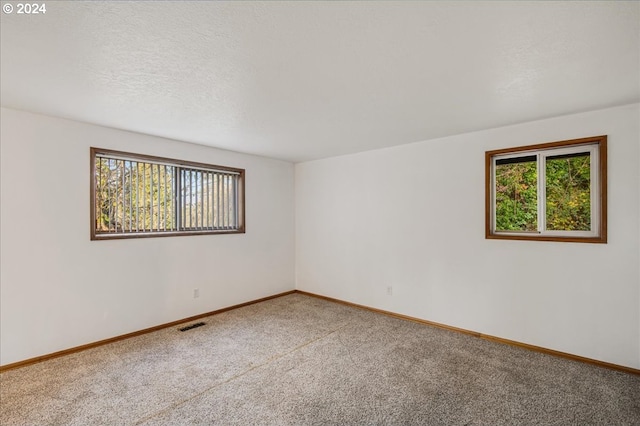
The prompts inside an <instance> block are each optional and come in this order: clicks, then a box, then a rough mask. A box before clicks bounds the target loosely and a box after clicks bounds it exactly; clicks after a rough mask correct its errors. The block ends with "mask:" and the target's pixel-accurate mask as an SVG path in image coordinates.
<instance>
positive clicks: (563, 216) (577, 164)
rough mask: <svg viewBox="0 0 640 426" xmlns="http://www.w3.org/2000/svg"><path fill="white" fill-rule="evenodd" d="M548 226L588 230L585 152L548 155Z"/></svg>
mask: <svg viewBox="0 0 640 426" xmlns="http://www.w3.org/2000/svg"><path fill="white" fill-rule="evenodd" d="M545 170H546V176H547V177H546V183H545V185H546V189H547V229H548V230H552V231H590V230H591V191H590V187H591V158H590V155H589V153H588V152H581V153H578V154H570V155H559V156H553V157H547V165H546V169H545Z"/></svg>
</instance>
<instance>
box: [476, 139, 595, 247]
mask: <svg viewBox="0 0 640 426" xmlns="http://www.w3.org/2000/svg"><path fill="white" fill-rule="evenodd" d="M606 146H607V137H606V136H597V137H591V138H584V139H575V140H569V141H561V142H552V143H546V144H539V145H531V146H524V147H518V148H509V149H501V150H495V151H488V152H486V153H485V161H486V203H487V208H486V216H487V217H486V237H487V238H501V239H524V240H546V241H573V242H596V243H606V241H607V228H606V206H607V199H606V179H607V173H606V170H607V169H606V152H607V151H606Z"/></svg>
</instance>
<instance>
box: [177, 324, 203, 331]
mask: <svg viewBox="0 0 640 426" xmlns="http://www.w3.org/2000/svg"><path fill="white" fill-rule="evenodd" d="M205 324H206V323H204V322H197V323H195V324H191V325H188V326H186V327H182V328H179V329H178V330H180V331H187V330H191V329H192V328H197V327H202V326H203V325H205Z"/></svg>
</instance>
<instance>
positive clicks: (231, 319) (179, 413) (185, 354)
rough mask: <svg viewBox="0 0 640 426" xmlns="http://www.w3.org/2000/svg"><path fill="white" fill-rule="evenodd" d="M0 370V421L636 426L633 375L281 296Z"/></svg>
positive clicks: (638, 401) (638, 412) (639, 421)
mask: <svg viewBox="0 0 640 426" xmlns="http://www.w3.org/2000/svg"><path fill="white" fill-rule="evenodd" d="M200 321H203V322H205V323H206V325H204V326H202V327H199V328H194V329H192V330H189V331H185V332H180V331H178V330H177V327H174V328H167V329H163V330H160V331H157V332H154V333H149V334H145V335H142V336H138V337H135V338H131V339H127V340H122V341H119V342H116V343H112V344H109V345H105V346H100V347H97V348H94V349H90V350H86V351H83V352H79V353H76V354H72V355H68V356H65V357H60V358H55V359H51V360H48V361H45V362H42V363H39V364H34V365H31V366H27V367H23V368H19V369H15V370H9V371H6V372H4V373H2V374H1V375H0V424H2V425H97V424H101V425H102V424H106V425H182V424H206V425H212V424H219V425H315V424H318V425H320V424H322V425H378V424H380V425H640V376H636V375H632V374H628V373H623V372H619V371H614V370H609V369H605V368H601V367H597V366H592V365H588V364H584V363H579V362H575V361H571V360H566V359H562V358H558V357H554V356H550V355H545V354H542V353H537V352H532V351H528V350H526V349H522V348H518V347H512V346H508V345H503V344H500V343H496V342H491V341H487V340H484V339H479V338H475V337H472V336H468V335H464V334H460V333H455V332H451V331H447V330H443V329H439V328H435V327H430V326H426V325H422V324H418V323H414V322H410V321H405V320H400V319H396V318H392V317H389V316H385V315H381V314H377V313H373V312H369V311H366V310H362V309H358V308H353V307H349V306H345V305H342V304H337V303H333V302H329V301H325V300H321V299H318V298H314V297H309V296H305V295H301V294H291V295H287V296H283V297H280V298H276V299H272V300H268V301H265V302H261V303H258V304H254V305H250V306H246V307H243V308H240V309H236V310H233V311H228V312H225V313H222V314H218V315H214V316H211V317H207V318H204V319H202V320H200Z"/></svg>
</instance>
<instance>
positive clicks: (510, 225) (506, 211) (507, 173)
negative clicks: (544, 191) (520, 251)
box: [495, 156, 538, 232]
mask: <svg viewBox="0 0 640 426" xmlns="http://www.w3.org/2000/svg"><path fill="white" fill-rule="evenodd" d="M495 173H496V174H495V176H496V188H495V189H496V231H525V232H526V231H537V230H538V214H537V209H538V189H537V180H538V170H537V162H536V157H535V156H528V157H519V158H510V159H505V160H497V161H496V169H495Z"/></svg>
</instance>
